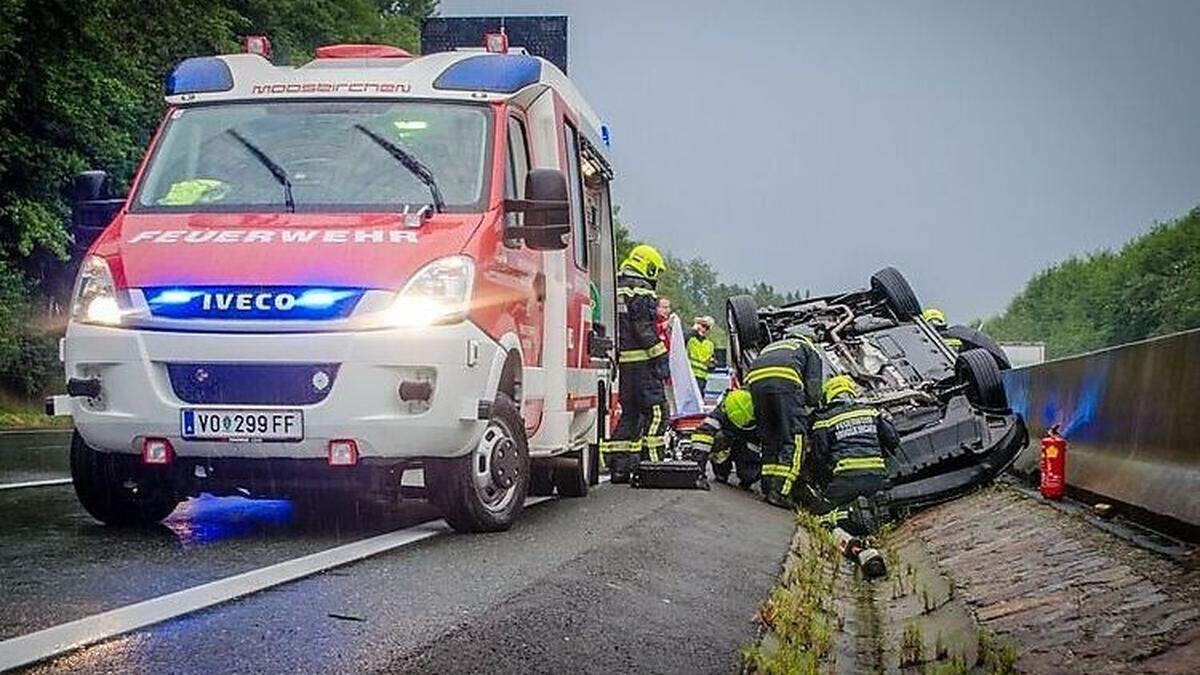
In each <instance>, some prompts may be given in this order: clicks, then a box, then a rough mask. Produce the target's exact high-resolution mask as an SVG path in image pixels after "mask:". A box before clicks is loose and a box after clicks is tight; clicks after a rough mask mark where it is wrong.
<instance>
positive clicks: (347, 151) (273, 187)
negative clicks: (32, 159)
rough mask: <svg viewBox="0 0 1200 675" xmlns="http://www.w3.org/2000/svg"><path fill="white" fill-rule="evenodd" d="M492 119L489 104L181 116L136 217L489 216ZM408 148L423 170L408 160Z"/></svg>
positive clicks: (152, 167) (219, 110)
mask: <svg viewBox="0 0 1200 675" xmlns="http://www.w3.org/2000/svg"><path fill="white" fill-rule="evenodd" d="M489 115H490V113H489V112H488V111H487V109H485V108H482V107H477V106H469V105H455V104H439V103H404V102H394V101H388V102H366V101H337V102H274V103H261V104H258V103H255V104H247V103H239V104H230V105H211V106H198V107H193V108H180V109H177V110H174V111H172V113H171V119H170V120H169V122H168V124H167V127H166V129H165V131H164V135H163V138H162V139H161V141H160V142H159V144H158V147H157V149H156V150H155V151H154V154H153V156H152V157H151V159H150V163H149V166H148V167H147V169H146V173H145V177H144V179H143V181H142V184H141V186H140V187H139V189H138V192H137V197H136V199H135V200H134V204H133V209H134V210H136V211H150V212H162V211H167V212H205V211H209V212H213V211H215V212H229V211H292V210H294V211H298V212H304V211H307V212H338V211H403V210H405V209H406V208H407V209H409V210H417V209H420V208H422V207H426V206H428V207H431V208H432V207H435V206H437V204H436V203H435V198H434V194H437V195H438V196H439V198H440V200H441V201H442V202H444V206H443V207H442V208H443V209H444V210H446V211H460V212H461V211H470V210H478V208H479V207H480V205H481V202H482V201H483V199H484V196H485V191H486V188H487V172H486V171H485V169H486V164H487V162H486V158H487V157H488V147H489V146H488V140H489V124H488V122H489ZM397 149H399V150H400V151H401V153H402V154H403V156H406V157H409V158H411V159H412V160H415V162H416V164H415V165H413V164H411V163H410V164H409V165H406V164H405V163H404V162H401V161H397V154H398V153H396V152H395V150H397ZM414 166H415V167H421V169H423V170H414ZM426 170H427V171H426ZM431 188H432V189H431Z"/></svg>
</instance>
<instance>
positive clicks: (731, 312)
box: [725, 295, 763, 377]
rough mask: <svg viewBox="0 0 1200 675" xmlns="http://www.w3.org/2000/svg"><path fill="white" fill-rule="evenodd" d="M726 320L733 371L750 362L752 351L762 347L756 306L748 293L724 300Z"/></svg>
mask: <svg viewBox="0 0 1200 675" xmlns="http://www.w3.org/2000/svg"><path fill="white" fill-rule="evenodd" d="M725 306H726V316H725V318H726V321H727V323H728V325H729V356H730V362H731V363H732V365H733V367H734V371H735V372H736V373H737V374H738V375H739V377H740V376H741V375H742V371H743V370H744V369H745V368H746V367H747V366H748V365H749V364H750V360H751V358H752V356H753V353H755V352H757V350H758V349H759V348H760V347H762V346H763V345H762V342H763V335H762V326H761V325H760V322H759V320H758V306H757V305H755V303H754V298H752V297H750V296H749V295H735V296H733V297H732V298H729V300H728V302H726V305H725Z"/></svg>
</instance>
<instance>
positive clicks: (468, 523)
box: [426, 394, 530, 532]
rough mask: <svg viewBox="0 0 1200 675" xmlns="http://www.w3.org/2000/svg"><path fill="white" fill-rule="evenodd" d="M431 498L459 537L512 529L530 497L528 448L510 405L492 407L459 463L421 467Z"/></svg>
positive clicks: (500, 401) (499, 400) (500, 402)
mask: <svg viewBox="0 0 1200 675" xmlns="http://www.w3.org/2000/svg"><path fill="white" fill-rule="evenodd" d="M426 475H427V476H428V478H431V479H432V484H431V485H430V487H431V488H432V491H431V493H430V494H431V497H432V499H433V501H434V503H435V504H436V505H437V506H438V508H440V509H441V510H442V515H443V516H445V518H446V522H448V523H450V527H453V528H454V529H455V530H458V531H459V532H501V531H503V530H507V529H508V528H510V527H512V524H513V523H514V522H516V520H517V517H518V516H520V515H521V510H522V509H523V508H524V506H525V495H526V494H527V493H528V491H529V477H530V469H529V443H528V440H527V439H526V438H525V423H524V422H523V421H522V420H521V414H520V412H518V410H517V405H516V404H515V403H513V401H512V399H510V398H509V397H508V396H505V395H503V394H501V395H499V396H497V397H496V401H495V403H493V404H492V414H491V419H490V420H488V425H487V428H486V429H484V431H483V438H481V439H480V440H479V444H478V445H477V446H475V449H474V450H473V451H471V452H470V453H469V454H467V455H466V456H464V457H455V458H452V459H446V460H441V461H436V462H432V461H431V462H430V463H429V464H428V465H427V466H426Z"/></svg>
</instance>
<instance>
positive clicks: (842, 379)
mask: <svg viewBox="0 0 1200 675" xmlns="http://www.w3.org/2000/svg"><path fill="white" fill-rule="evenodd" d="M857 395H858V388H857V387H856V386H855V384H854V380H852V379H850V377H849V376H847V375H835V376H833V377H831V378H829V379H828V380H826V381H825V384H824V386H823V387H822V396H823V398H824V400H825V407H824V408H823V409H822V410H821V411H820V412H819V413H818V414H817V415H816V416H815V417H814V420H813V424H812V435H811V438H812V455H813V465H814V467H815V468H814V471H813V473H814V474H815V482H816V485H813V487H814V488H816V491H817V492H818V495H817V497H816V499H815V503H814V504H813V505H812V508H813V511H814V512H815V513H816V514H817V515H818V516H820V518H821V520H822V522H823V523H824V524H826V525H828V526H829V527H834V526H838V527H842V528H844V529H846V530H847V531H850V532H851V533H852V534H868V532H864V531H863V529H864V528H863V527H861V526H860V525H859V519H857V518H854V517H853V511H854V505H855V502H856V501H857V500H858V498H859V497H867V498H870V497H871V496H872V495H874V494H875V493H876V492H878V491H880V490H882V489H883V487H884V483H885V482H886V480H887V465H886V464H885V462H884V459H883V451H884V450H887V451H891V450H894V449H896V448H897V447H899V445H900V436H899V434H898V433H897V432H896V427H894V426H892V423H891V422H890V421H888V420H887V418H885V417H884V416H883V414H882V413H881V412H880V411H879V410H878V409H876V408H873V407H871V406H869V405H865V404H862V403H858V402H857V401H855V396H857Z"/></svg>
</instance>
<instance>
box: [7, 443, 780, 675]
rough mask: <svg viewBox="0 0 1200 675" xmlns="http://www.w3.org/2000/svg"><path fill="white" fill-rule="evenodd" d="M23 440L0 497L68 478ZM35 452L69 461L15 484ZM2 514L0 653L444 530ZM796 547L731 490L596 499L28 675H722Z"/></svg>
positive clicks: (247, 509)
mask: <svg viewBox="0 0 1200 675" xmlns="http://www.w3.org/2000/svg"><path fill="white" fill-rule="evenodd" d="M11 438H12V437H11V436H0V483H5V482H14V480H33V479H35V478H30V476H33V475H35V473H36V472H41V473H36V475H37V476H38V478H53V477H62V476H64V475H65V457H66V450H65V442H66V436H65V435H63V434H57V436H46V437H41V436H38V435H33V436H32V437H31V438H22V439H21V441H20V444H17V443H12V442H10V439H11ZM56 439H57V440H56ZM56 443H57V447H46V448H44V449H43V450H42V451H34V450H32V448H34V447H37V446H39V444H40V445H41V446H55V445H56ZM14 448H17V449H15V450H14ZM20 448H23V449H20ZM10 450H13V451H12V452H10ZM38 452H43V453H45V454H57V455H58V459H56V460H54V459H51V458H49V457H39V458H38V461H36V462H31V463H29V464H27V465H25V468H17V467H15V466H14V465H15V464H18V463H19V462H16V458H17V457H18V456H19V457H23V458H26V459H28V458H29V457H30V455H31V453H32V454H37V453H38ZM56 461H57V462H59V464H57V466H59V467H62V468H61V469H60V470H59V472H58V473H56V472H55V469H54V467H55V466H56V465H55V464H54V462H56ZM13 476H20V478H17V479H13V478H12V477H13ZM0 513H3V514H4V516H3V517H2V518H0V572H2V574H0V640H2V639H6V638H11V637H15V636H17V635H22V634H26V633H29V632H31V631H34V630H38V629H42V628H46V627H50V626H53V625H57V624H60V623H63V622H65V621H70V620H74V619H80V618H85V617H88V616H91V615H93V614H95V613H97V612H100V611H104V610H108V609H113V608H116V607H120V606H123V605H127V604H129V603H132V602H136V601H139V600H145V599H149V598H153V597H157V596H160V595H162V594H164V593H168V592H171V591H176V590H181V589H185V588H189V587H192V586H195V585H197V584H200V583H204V582H207V581H213V580H217V579H221V578H224V577H227V576H229V575H232V574H237V573H239V572H244V571H248V570H251V569H257V568H261V567H264V566H266V565H270V564H273V563H277V562H282V561H285V560H290V559H293V558H296V557H298V556H302V555H305V554H308V553H313V552H317V551H321V550H325V549H328V548H331V547H334V546H337V545H339V544H345V543H349V542H352V541H356V540H359V539H363V538H366V537H369V536H372V535H375V534H379V533H382V532H386V531H390V530H395V529H400V528H405V527H409V526H411V525H413V524H415V523H419V522H424V521H428V520H430V519H434V518H436V514H434V513H433V511H432V510H431V509H429V508H428V507H426V506H425V505H423V504H422V503H420V502H414V503H413V504H412V505H411V506H406V507H404V508H402V509H400V510H398V511H397V512H396V513H394V514H391V515H390V516H388V517H385V518H380V517H378V516H375V517H371V518H363V519H358V518H354V517H352V516H351V517H348V516H343V517H341V518H338V519H336V520H334V519H330V520H322V521H317V522H310V521H298V520H297V519H296V518H294V517H293V514H292V511H291V506H290V504H289V503H287V502H282V501H249V500H244V499H239V498H222V499H215V498H208V497H205V498H201V499H198V500H189V501H188V502H185V503H184V504H183V505H182V506H181V507H180V508H179V509H177V510H176V512H175V513H174V514H172V516H171V517H170V518H169V519H168V521H167V522H166V524H165V525H164V526H163V527H161V528H157V529H153V530H146V531H132V532H131V531H120V530H112V529H109V528H105V527H103V526H101V525H99V524H97V523H95V522H94V521H92V520H91V519H90V518H89V517H88V516H87V515H86V514H85V513H83V511H82V510H81V509H80V508H79V506H78V505H77V503H76V502H75V499H74V494H73V492H72V488H71V486H70V485H64V486H57V487H45V488H29V489H19V490H3V491H0ZM791 531H792V522H791V519H790V517H789V515H788V514H787V513H786V512H783V511H779V510H776V509H772V508H770V507H767V506H765V505H763V504H762V503H760V502H758V501H756V500H755V499H753V498H752V497H751V496H750V495H748V494H746V493H743V492H741V491H738V490H734V489H730V488H725V487H722V486H717V487H716V488H715V489H714V490H713V491H712V492H707V493H705V492H679V491H637V490H632V489H629V488H627V487H625V486H609V485H604V486H601V487H599V488H597V489H596V490H594V491H593V494H592V495H591V496H590V497H588V498H587V499H581V500H555V501H552V502H548V503H544V504H541V505H538V506H533V507H531V508H530V509H528V510H527V511H526V513H525V515H524V516H523V518H522V520H521V521H520V522H519V523H518V524H517V526H515V527H514V528H513V529H512V530H511V531H510V532H507V533H502V534H496V535H475V536H461V535H452V534H446V535H441V536H437V537H434V538H433V539H429V540H426V541H423V542H420V543H416V544H413V545H410V546H406V547H404V548H400V549H396V550H393V551H390V552H387V553H384V554H381V555H378V556H376V557H373V558H369V559H367V560H363V561H360V562H358V563H354V564H351V565H348V566H345V567H341V568H337V569H334V570H331V571H328V572H325V573H322V574H318V575H316V576H313V577H309V578H307V579H302V580H300V581H296V582H293V583H289V584H285V585H282V586H278V587H275V588H272V589H268V590H266V591H263V592H260V593H258V594H255V595H252V596H249V597H246V598H243V599H241V600H238V601H234V602H231V603H228V604H225V605H220V606H217V607H213V608H210V609H208V610H204V611H201V612H198V613H195V614H191V615H187V616H183V617H179V618H176V619H173V620H170V621H167V622H165V623H161V624H158V625H156V626H152V627H150V628H147V629H143V630H140V631H137V632H134V633H131V634H128V635H126V636H123V637H118V638H115V639H112V640H109V641H107V642H102V643H100V644H97V645H94V646H91V647H86V648H84V649H81V650H78V651H76V652H72V653H68V654H66V655H63V656H61V657H58V658H57V659H55V660H51V661H48V662H44V663H42V664H39V665H38V666H37V667H35V668H34V669H33V670H34V671H35V672H61V671H68V670H69V671H72V672H98V673H117V672H120V673H127V672H172V673H191V672H196V673H200V672H203V673H211V672H247V673H249V672H256V673H257V672H362V671H374V672H429V673H433V672H438V673H446V672H480V673H482V672H487V673H493V672H564V671H582V672H633V671H636V672H661V673H676V672H688V673H695V672H729V671H731V670H733V669H734V668H735V664H736V655H737V650H738V648H739V647H740V646H741V645H743V644H745V643H746V642H748V641H749V640H751V639H752V637H753V636H754V625H753V618H754V615H755V610H756V608H757V606H758V604H759V603H760V602H761V601H762V599H763V598H764V597H765V596H766V593H767V591H768V590H769V588H770V586H771V585H772V583H773V581H774V578H775V575H776V574H777V573H778V570H779V569H780V563H781V561H782V558H783V555H784V553H785V550H786V547H787V543H788V541H789V539H790V536H791Z"/></svg>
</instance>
